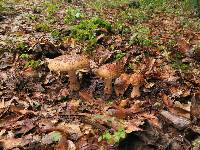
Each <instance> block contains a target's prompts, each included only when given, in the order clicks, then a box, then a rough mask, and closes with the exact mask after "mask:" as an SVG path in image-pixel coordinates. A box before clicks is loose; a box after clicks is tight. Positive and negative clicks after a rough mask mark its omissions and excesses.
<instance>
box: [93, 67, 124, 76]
mask: <svg viewBox="0 0 200 150" xmlns="http://www.w3.org/2000/svg"><path fill="white" fill-rule="evenodd" d="M122 72H123V68H122V67H121V66H120V65H117V63H112V64H105V65H103V66H101V67H100V68H98V69H97V70H96V72H95V74H96V75H98V76H100V77H102V78H110V79H112V78H116V77H118V76H119V75H120V74H121V73H122Z"/></svg>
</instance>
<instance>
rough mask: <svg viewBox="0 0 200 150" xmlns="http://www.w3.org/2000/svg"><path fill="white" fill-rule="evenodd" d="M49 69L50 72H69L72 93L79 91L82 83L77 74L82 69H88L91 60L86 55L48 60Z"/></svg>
mask: <svg viewBox="0 0 200 150" xmlns="http://www.w3.org/2000/svg"><path fill="white" fill-rule="evenodd" d="M47 62H48V68H49V70H50V71H55V72H58V73H60V72H67V73H68V75H69V82H70V83H69V88H70V90H71V91H77V90H79V88H80V83H79V82H78V79H77V77H76V72H77V71H78V70H81V69H88V68H89V66H90V63H89V59H88V58H87V57H86V56H84V55H77V54H74V55H62V56H59V57H56V58H54V59H48V60H47Z"/></svg>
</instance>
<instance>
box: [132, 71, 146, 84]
mask: <svg viewBox="0 0 200 150" xmlns="http://www.w3.org/2000/svg"><path fill="white" fill-rule="evenodd" d="M143 80H144V77H143V75H142V74H141V73H134V74H132V75H131V77H130V84H132V85H134V86H135V85H139V84H141V83H142V82H143Z"/></svg>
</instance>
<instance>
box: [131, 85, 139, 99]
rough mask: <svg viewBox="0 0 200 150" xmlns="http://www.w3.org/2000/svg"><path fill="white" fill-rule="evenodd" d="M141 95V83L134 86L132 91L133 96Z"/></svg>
mask: <svg viewBox="0 0 200 150" xmlns="http://www.w3.org/2000/svg"><path fill="white" fill-rule="evenodd" d="M140 95H141V94H140V85H136V86H133V89H132V92H131V98H134V97H139V96H140Z"/></svg>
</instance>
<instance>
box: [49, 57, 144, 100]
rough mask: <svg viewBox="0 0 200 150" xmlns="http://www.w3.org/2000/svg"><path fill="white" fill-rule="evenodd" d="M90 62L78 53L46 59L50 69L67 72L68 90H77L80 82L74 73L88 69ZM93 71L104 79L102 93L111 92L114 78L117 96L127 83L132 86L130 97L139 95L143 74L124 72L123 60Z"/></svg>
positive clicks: (124, 89) (125, 88)
mask: <svg viewBox="0 0 200 150" xmlns="http://www.w3.org/2000/svg"><path fill="white" fill-rule="evenodd" d="M90 62H91V61H90V60H89V59H88V58H87V56H85V55H78V54H74V55H62V56H59V57H56V58H54V59H48V60H47V63H48V68H49V70H50V71H54V72H57V73H60V72H64V73H68V76H69V89H70V91H78V90H79V89H80V83H79V81H78V78H77V75H76V73H77V71H79V70H82V69H90V68H91V67H90ZM94 73H95V74H96V75H97V76H99V77H101V78H103V80H104V94H107V95H111V94H112V91H113V87H112V83H113V80H115V79H116V80H115V82H114V86H115V88H114V89H115V93H116V95H117V96H120V95H123V94H124V92H125V91H126V90H127V88H128V86H129V85H132V86H133V90H132V92H131V97H132V98H134V97H138V96H140V91H139V88H140V86H141V84H142V82H143V76H142V74H140V73H134V74H132V75H128V74H125V73H124V62H123V61H121V62H120V61H116V62H114V63H109V64H104V65H102V66H100V67H99V68H97V69H95V71H94Z"/></svg>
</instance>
